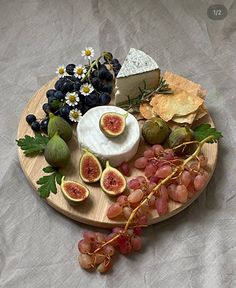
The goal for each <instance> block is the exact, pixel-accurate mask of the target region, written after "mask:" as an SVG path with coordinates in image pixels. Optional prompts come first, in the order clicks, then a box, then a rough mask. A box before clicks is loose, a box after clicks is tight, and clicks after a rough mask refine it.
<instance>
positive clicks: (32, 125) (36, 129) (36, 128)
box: [31, 121, 40, 132]
mask: <svg viewBox="0 0 236 288" xmlns="http://www.w3.org/2000/svg"><path fill="white" fill-rule="evenodd" d="M31 128H32V130H33V131H35V132H38V131H39V130H40V124H39V122H38V121H34V122H33V123H32V124H31Z"/></svg>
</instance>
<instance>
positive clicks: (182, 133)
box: [167, 127, 193, 148]
mask: <svg viewBox="0 0 236 288" xmlns="http://www.w3.org/2000/svg"><path fill="white" fill-rule="evenodd" d="M192 138H193V135H192V131H191V130H190V128H188V127H180V128H176V129H175V130H173V131H172V132H171V133H170V135H169V138H168V141H167V143H168V146H169V147H170V148H173V147H176V146H178V145H180V144H182V143H184V142H187V141H191V140H192Z"/></svg>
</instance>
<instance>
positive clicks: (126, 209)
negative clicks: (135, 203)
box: [123, 206, 133, 219]
mask: <svg viewBox="0 0 236 288" xmlns="http://www.w3.org/2000/svg"><path fill="white" fill-rule="evenodd" d="M132 211H133V210H132V208H130V207H129V206H125V207H124V208H123V215H124V217H125V219H129V217H130V215H131V213H132Z"/></svg>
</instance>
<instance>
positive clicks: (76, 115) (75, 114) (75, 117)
mask: <svg viewBox="0 0 236 288" xmlns="http://www.w3.org/2000/svg"><path fill="white" fill-rule="evenodd" d="M81 116H82V114H81V112H80V110H78V109H72V110H71V111H70V114H69V118H70V120H71V121H73V122H79V120H80V117H81Z"/></svg>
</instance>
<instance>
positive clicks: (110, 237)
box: [106, 233, 118, 247]
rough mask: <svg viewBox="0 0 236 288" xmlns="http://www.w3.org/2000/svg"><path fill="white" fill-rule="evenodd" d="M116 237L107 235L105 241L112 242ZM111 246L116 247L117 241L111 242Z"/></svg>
mask: <svg viewBox="0 0 236 288" xmlns="http://www.w3.org/2000/svg"><path fill="white" fill-rule="evenodd" d="M115 236H116V233H110V234H108V235H107V237H106V241H110V240H112V239H113V238H114V237H115ZM111 245H112V246H114V247H116V246H117V245H118V242H117V239H115V240H112V242H111Z"/></svg>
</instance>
